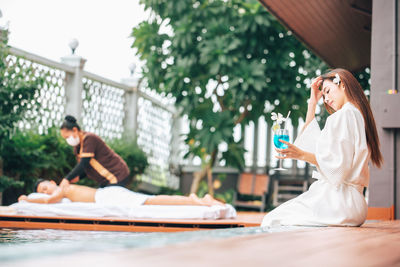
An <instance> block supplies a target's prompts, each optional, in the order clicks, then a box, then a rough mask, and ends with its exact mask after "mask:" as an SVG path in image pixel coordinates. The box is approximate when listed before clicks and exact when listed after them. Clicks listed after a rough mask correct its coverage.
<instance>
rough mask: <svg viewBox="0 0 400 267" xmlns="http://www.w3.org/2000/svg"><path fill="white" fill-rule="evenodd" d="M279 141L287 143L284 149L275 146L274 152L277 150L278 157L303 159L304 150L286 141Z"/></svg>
mask: <svg viewBox="0 0 400 267" xmlns="http://www.w3.org/2000/svg"><path fill="white" fill-rule="evenodd" d="M279 141H280V142H282V143H284V144H286V145H287V148H286V149H279V148H275V150H276V152H278V153H279V154H278V156H276V158H278V159H297V160H304V154H305V153H304V151H303V150H301V149H300V148H298V147H297V146H295V145H293V144H291V143H289V142H286V141H285V140H282V139H280V140H279Z"/></svg>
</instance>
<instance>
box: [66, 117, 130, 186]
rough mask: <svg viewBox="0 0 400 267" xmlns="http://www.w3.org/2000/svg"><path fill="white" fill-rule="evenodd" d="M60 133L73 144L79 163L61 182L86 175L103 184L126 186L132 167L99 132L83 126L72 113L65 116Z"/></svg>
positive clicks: (77, 179)
mask: <svg viewBox="0 0 400 267" xmlns="http://www.w3.org/2000/svg"><path fill="white" fill-rule="evenodd" d="M60 132H61V136H62V137H63V138H64V139H65V140H66V141H67V143H68V144H69V145H70V146H73V147H74V154H75V157H76V159H77V162H78V163H77V165H76V166H75V167H74V168H73V169H72V170H71V172H70V173H69V174H68V175H67V176H65V178H64V179H63V180H62V182H61V185H62V184H68V183H76V182H77V181H79V179H81V178H83V177H85V176H87V177H88V178H90V179H92V180H95V181H97V182H98V184H99V185H100V187H105V186H111V185H119V186H125V185H126V183H127V181H128V179H127V178H128V176H129V168H128V166H127V165H126V163H125V161H124V160H123V159H122V158H121V157H120V156H119V155H118V154H116V153H115V152H114V151H113V150H112V149H111V148H109V147H108V146H107V145H106V143H105V142H104V141H103V140H102V139H101V138H100V137H98V136H97V135H95V134H93V133H89V132H84V131H82V130H81V128H80V127H79V125H78V124H77V122H76V119H75V118H74V117H73V116H69V115H68V116H66V117H65V120H64V122H63V123H62V125H61V129H60Z"/></svg>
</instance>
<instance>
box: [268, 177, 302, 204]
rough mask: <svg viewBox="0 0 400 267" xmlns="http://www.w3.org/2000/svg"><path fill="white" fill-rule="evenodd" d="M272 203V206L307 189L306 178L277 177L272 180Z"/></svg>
mask: <svg viewBox="0 0 400 267" xmlns="http://www.w3.org/2000/svg"><path fill="white" fill-rule="evenodd" d="M273 188H274V190H273V194H272V205H273V206H274V207H277V206H279V205H280V204H282V203H284V202H286V201H288V200H290V199H292V198H295V197H297V196H299V195H300V194H302V193H304V192H306V191H307V189H308V181H307V180H306V179H299V178H298V179H293V178H289V179H288V178H286V179H285V178H282V177H281V178H278V179H274V181H273Z"/></svg>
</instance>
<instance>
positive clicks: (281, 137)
mask: <svg viewBox="0 0 400 267" xmlns="http://www.w3.org/2000/svg"><path fill="white" fill-rule="evenodd" d="M279 140H283V141H286V142H289V135H287V134H275V135H274V145H275V147H276V148H279V149H286V148H288V146H287V145H286V144H284V143H282V142H281V141H279Z"/></svg>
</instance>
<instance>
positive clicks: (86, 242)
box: [0, 227, 298, 262]
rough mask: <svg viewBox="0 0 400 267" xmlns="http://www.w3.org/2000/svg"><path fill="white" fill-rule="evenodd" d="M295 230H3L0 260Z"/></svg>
mask: <svg viewBox="0 0 400 267" xmlns="http://www.w3.org/2000/svg"><path fill="white" fill-rule="evenodd" d="M294 229H298V227H281V228H276V229H263V228H261V227H246V228H231V229H220V230H209V231H195V232H178V233H131V232H101V231H69V230H68V231H67V230H51V229H44V230H11V229H0V262H4V261H8V262H9V261H17V260H26V259H33V258H37V257H46V256H56V255H71V254H74V253H79V252H89V251H108V252H110V251H120V250H124V249H132V248H146V247H147V248H148V247H162V246H166V245H169V244H178V243H183V242H193V241H201V240H207V239H221V238H228V237H234V236H241V235H254V234H260V233H268V232H280V231H290V230H294Z"/></svg>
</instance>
